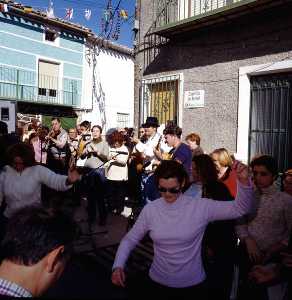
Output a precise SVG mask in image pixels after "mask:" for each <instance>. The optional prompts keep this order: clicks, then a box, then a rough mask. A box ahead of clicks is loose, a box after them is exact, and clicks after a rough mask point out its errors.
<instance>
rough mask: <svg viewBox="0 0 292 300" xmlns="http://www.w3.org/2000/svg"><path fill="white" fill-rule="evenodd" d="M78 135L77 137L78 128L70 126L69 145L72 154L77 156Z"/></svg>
mask: <svg viewBox="0 0 292 300" xmlns="http://www.w3.org/2000/svg"><path fill="white" fill-rule="evenodd" d="M78 143H79V140H78V137H77V130H76V128H69V130H68V145H69V148H70V152H71V156H73V157H76V156H77V149H78Z"/></svg>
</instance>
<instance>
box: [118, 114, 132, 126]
mask: <svg viewBox="0 0 292 300" xmlns="http://www.w3.org/2000/svg"><path fill="white" fill-rule="evenodd" d="M129 126H130V114H124V113H117V127H118V128H125V127H129Z"/></svg>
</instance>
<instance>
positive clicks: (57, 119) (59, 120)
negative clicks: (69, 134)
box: [51, 117, 61, 123]
mask: <svg viewBox="0 0 292 300" xmlns="http://www.w3.org/2000/svg"><path fill="white" fill-rule="evenodd" d="M54 120H56V121H58V123H61V119H60V118H57V117H53V118H52V119H51V121H54Z"/></svg>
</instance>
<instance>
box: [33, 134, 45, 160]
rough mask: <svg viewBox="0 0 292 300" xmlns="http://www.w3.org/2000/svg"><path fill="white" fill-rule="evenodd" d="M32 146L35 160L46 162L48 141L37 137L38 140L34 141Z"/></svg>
mask: <svg viewBox="0 0 292 300" xmlns="http://www.w3.org/2000/svg"><path fill="white" fill-rule="evenodd" d="M32 146H33V149H34V158H35V161H36V162H38V163H43V164H45V163H46V162H47V151H46V143H45V142H43V141H41V140H40V139H39V138H37V140H36V141H35V142H33V143H32Z"/></svg>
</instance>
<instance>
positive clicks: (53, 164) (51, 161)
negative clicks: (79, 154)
mask: <svg viewBox="0 0 292 300" xmlns="http://www.w3.org/2000/svg"><path fill="white" fill-rule="evenodd" d="M51 125H52V128H51V132H50V133H49V135H48V136H47V137H46V140H47V141H48V167H49V168H50V169H51V170H53V171H55V172H56V173H59V174H66V173H67V169H68V165H67V164H68V157H67V154H68V153H67V150H68V147H67V146H68V144H67V140H68V134H67V132H66V130H64V129H63V128H62V127H61V120H60V119H59V118H55V117H54V118H52V121H51Z"/></svg>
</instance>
